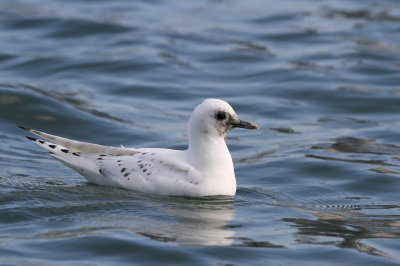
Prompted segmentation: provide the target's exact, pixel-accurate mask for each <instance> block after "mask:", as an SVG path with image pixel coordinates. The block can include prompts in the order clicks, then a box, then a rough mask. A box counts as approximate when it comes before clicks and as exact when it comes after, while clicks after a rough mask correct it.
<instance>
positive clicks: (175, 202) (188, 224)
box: [135, 197, 235, 246]
mask: <svg viewBox="0 0 400 266" xmlns="http://www.w3.org/2000/svg"><path fill="white" fill-rule="evenodd" d="M170 199H171V198H170ZM233 202H234V200H233V198H232V197H211V198H205V199H204V198H203V199H188V198H172V200H168V201H167V202H161V201H158V202H156V201H153V202H151V203H148V205H150V207H151V208H152V209H154V210H158V211H159V215H160V216H159V217H158V218H157V219H153V220H152V221H151V222H149V223H148V224H145V225H143V226H140V227H137V228H136V229H135V230H136V231H137V233H139V234H141V235H143V236H146V237H149V238H151V239H153V240H158V241H163V242H176V243H178V244H181V245H202V246H204V245H230V244H231V243H232V238H233V235H234V234H235V232H234V231H231V230H228V229H226V226H227V225H228V223H229V222H230V221H232V220H233V219H234V215H235V211H234V206H233Z"/></svg>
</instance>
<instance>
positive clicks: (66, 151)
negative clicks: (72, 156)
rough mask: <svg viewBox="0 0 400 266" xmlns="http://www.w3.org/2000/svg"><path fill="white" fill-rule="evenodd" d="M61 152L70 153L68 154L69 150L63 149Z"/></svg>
mask: <svg viewBox="0 0 400 266" xmlns="http://www.w3.org/2000/svg"><path fill="white" fill-rule="evenodd" d="M61 151H62V152H65V153H68V152H69V150H67V149H61Z"/></svg>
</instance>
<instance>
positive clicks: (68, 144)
mask: <svg viewBox="0 0 400 266" xmlns="http://www.w3.org/2000/svg"><path fill="white" fill-rule="evenodd" d="M18 127H20V128H22V129H23V130H26V131H28V132H30V133H32V134H35V135H37V136H39V137H42V138H44V139H47V140H49V141H51V142H53V143H55V144H58V145H61V146H63V147H64V148H65V149H69V150H71V151H73V152H82V153H101V154H107V155H130V154H135V153H137V151H135V150H133V149H126V148H116V147H112V146H103V145H98V144H93V143H87V142H81V141H76V140H71V139H67V138H62V137H58V136H55V135H51V134H47V133H44V132H41V131H38V130H35V129H30V128H27V127H23V126H18ZM28 139H30V140H32V139H34V138H32V139H31V137H28Z"/></svg>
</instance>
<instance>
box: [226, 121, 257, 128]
mask: <svg viewBox="0 0 400 266" xmlns="http://www.w3.org/2000/svg"><path fill="white" fill-rule="evenodd" d="M232 125H233V127H240V128H246V129H259V127H258V126H257V125H256V124H254V123H252V122H247V121H243V120H240V119H239V120H238V121H235V122H233V123H232Z"/></svg>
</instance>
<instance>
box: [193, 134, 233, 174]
mask: <svg viewBox="0 0 400 266" xmlns="http://www.w3.org/2000/svg"><path fill="white" fill-rule="evenodd" d="M188 154H189V157H190V158H188V159H189V160H191V158H193V160H191V161H192V163H193V164H194V166H196V167H201V168H202V167H211V166H216V165H217V166H222V167H227V169H230V168H232V169H233V163H232V157H231V154H230V152H229V149H228V147H227V145H226V143H225V139H224V138H223V137H211V136H208V135H204V134H203V135H196V134H191V137H190V138H189V147H188Z"/></svg>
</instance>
